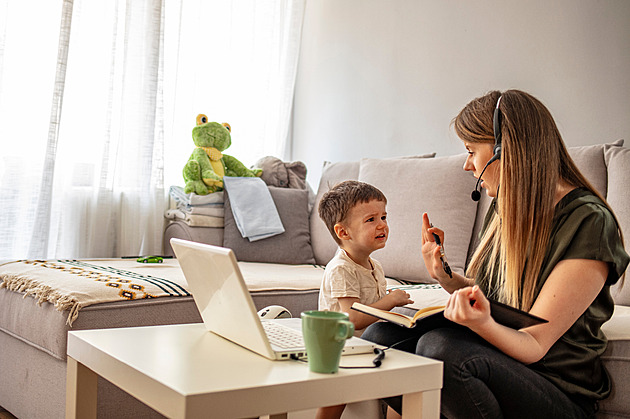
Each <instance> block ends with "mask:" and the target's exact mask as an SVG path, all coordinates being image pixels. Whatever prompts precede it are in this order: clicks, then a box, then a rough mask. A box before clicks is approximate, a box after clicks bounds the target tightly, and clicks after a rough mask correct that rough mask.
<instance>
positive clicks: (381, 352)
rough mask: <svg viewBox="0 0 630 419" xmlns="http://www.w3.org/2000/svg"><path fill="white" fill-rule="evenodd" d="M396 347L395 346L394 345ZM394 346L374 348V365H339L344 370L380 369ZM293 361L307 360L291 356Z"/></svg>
mask: <svg viewBox="0 0 630 419" xmlns="http://www.w3.org/2000/svg"><path fill="white" fill-rule="evenodd" d="M392 346H394V345H392ZM392 346H389V347H387V348H385V349H381V348H374V355H376V357H375V358H374V359H373V360H372V365H369V366H368V365H359V366H351V367H350V366H343V365H339V368H344V369H348V370H351V369H360V368H378V367H380V366H381V364H382V363H383V358H385V351H386V350H388V349H390V348H391V347H392ZM291 359H293V360H295V361H300V362H306V360H305V359H304V358H300V357H299V356H297V355H295V354H293V355H291Z"/></svg>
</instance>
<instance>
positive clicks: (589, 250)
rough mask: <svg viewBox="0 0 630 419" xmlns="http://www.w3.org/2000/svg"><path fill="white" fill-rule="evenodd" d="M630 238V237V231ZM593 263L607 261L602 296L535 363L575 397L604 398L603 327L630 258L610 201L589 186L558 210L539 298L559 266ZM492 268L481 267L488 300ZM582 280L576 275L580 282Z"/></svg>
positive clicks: (479, 280)
mask: <svg viewBox="0 0 630 419" xmlns="http://www.w3.org/2000/svg"><path fill="white" fill-rule="evenodd" d="M494 205H495V202H493V203H492V206H491V207H490V210H489V211H488V214H486V219H485V224H484V231H485V229H486V228H487V226H488V224H489V221H490V219H491V218H492V215H493V213H494ZM629 234H630V233H629ZM565 259H589V260H600V261H603V262H607V263H608V266H609V271H608V278H607V279H606V284H605V286H604V288H603V289H602V290H601V291H600V293H599V295H597V297H596V298H595V300H594V301H593V302H592V303H591V305H590V306H589V307H588V308H587V309H586V311H585V312H584V313H583V314H582V315H581V316H580V317H579V318H578V319H577V321H576V322H575V323H574V324H573V325H572V326H571V327H570V328H569V330H567V331H566V333H565V334H564V335H562V337H561V338H560V339H558V341H557V342H556V343H555V344H554V345H553V346H552V347H551V348H550V349H549V351H548V352H547V354H546V355H545V356H544V357H543V358H542V359H541V360H540V361H538V362H536V363H534V364H532V365H530V367H531V368H532V369H534V370H535V371H537V372H539V373H540V374H542V375H543V376H544V377H546V378H547V379H548V380H550V381H551V382H553V383H554V384H555V385H556V386H558V387H559V388H560V389H562V390H563V391H564V392H565V393H567V394H568V395H569V396H577V397H578V398H589V399H595V400H600V399H603V398H605V397H606V396H608V394H609V393H610V379H609V377H608V374H607V373H606V370H605V369H604V366H603V364H602V362H601V359H600V356H601V355H602V353H603V352H604V351H605V350H606V345H607V339H606V336H605V335H604V333H603V332H602V330H601V325H602V324H603V323H604V322H606V321H607V320H608V319H610V317H611V316H612V313H613V309H614V303H613V299H612V297H611V295H610V286H611V285H613V284H615V283H616V282H617V281H618V280H619V278H620V277H621V275H623V273H624V271H625V270H626V267H627V266H628V262H629V261H630V257H629V256H628V254H627V253H626V251H625V250H624V248H623V243H622V240H621V237H620V235H619V232H618V226H617V223H616V222H615V219H614V217H613V215H612V213H611V212H610V210H609V209H608V208H607V207H606V205H604V203H603V202H602V201H601V200H600V199H599V198H597V196H595V195H593V194H592V193H591V192H590V191H588V190H587V189H584V188H578V189H574V190H573V191H571V192H569V193H568V194H567V195H566V196H564V198H562V200H560V202H559V203H558V205H557V206H556V210H555V215H554V218H553V222H552V230H551V236H550V241H549V245H548V246H547V252H546V254H545V260H544V262H543V265H542V270H541V273H540V276H539V278H538V284H537V286H536V297H537V296H538V294H539V293H540V290H541V289H542V287H543V285H544V284H545V281H547V278H548V277H549V274H550V273H551V271H552V270H553V269H554V268H555V266H556V265H557V264H558V262H560V261H562V260H565ZM487 272H488V269H487V266H486V268H485V269H484V268H482V269H480V272H479V275H478V276H477V279H476V281H477V284H478V285H479V286H480V288H481V289H482V290H483V291H484V294H485V295H487V296H494V297H496V296H495V295H494V294H495V293H496V289H490V285H489V284H492V283H493V281H489V278H488V275H487ZM581 279H582V278H580V277H579V276H576V277H575V278H574V280H575V281H576V282H577V281H580V280H581Z"/></svg>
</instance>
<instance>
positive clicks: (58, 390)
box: [0, 142, 630, 418]
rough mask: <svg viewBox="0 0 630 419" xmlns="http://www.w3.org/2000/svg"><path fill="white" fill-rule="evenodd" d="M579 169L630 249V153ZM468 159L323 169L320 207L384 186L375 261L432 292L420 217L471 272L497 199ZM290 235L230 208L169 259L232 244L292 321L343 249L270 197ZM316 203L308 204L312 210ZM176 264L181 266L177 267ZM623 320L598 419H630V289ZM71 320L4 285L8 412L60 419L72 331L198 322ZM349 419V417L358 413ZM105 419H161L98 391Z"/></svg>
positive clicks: (294, 197) (301, 195)
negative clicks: (482, 187) (188, 249)
mask: <svg viewBox="0 0 630 419" xmlns="http://www.w3.org/2000/svg"><path fill="white" fill-rule="evenodd" d="M570 152H571V154H572V156H573V157H574V159H575V160H576V162H577V164H578V166H579V167H580V168H581V169H582V170H583V172H584V173H585V175H586V176H587V177H588V178H589V179H590V180H591V181H592V183H593V184H594V185H595V187H596V188H597V189H598V190H599V191H601V192H602V193H603V194H604V196H606V197H607V199H608V201H609V203H610V204H611V206H612V207H613V209H614V210H615V211H616V214H617V217H618V218H619V220H620V223H621V227H622V229H623V230H624V231H625V232H627V233H626V235H625V239H626V248H630V188H629V187H628V185H630V149H628V148H624V147H623V142H616V143H613V144H603V145H597V146H585V147H576V148H572V149H570ZM464 158H465V155H456V156H446V157H435V158H431V157H430V156H413V157H404V158H392V159H363V160H360V161H353V162H338V163H326V164H325V166H324V169H323V172H322V177H321V180H320V184H319V188H318V190H317V194H316V195H317V196H316V197H315V200H314V201H315V203H316V202H317V200H318V199H319V198H320V197H321V195H322V194H323V193H324V192H325V191H326V190H327V189H328V188H329V187H330V186H332V185H333V184H335V183H337V182H338V181H341V180H345V179H359V180H362V181H366V182H370V183H373V184H374V185H376V186H377V187H379V188H380V189H381V190H382V191H383V192H384V193H385V194H386V196H387V197H388V219H389V223H390V230H391V233H390V239H389V241H388V244H387V246H386V248H385V249H383V250H379V251H378V252H377V253H375V255H374V257H375V258H377V259H378V260H379V261H381V263H382V264H383V266H384V269H385V272H386V274H387V276H388V277H389V278H390V283H391V284H392V285H395V284H400V283H401V282H403V283H418V282H420V283H431V282H432V280H431V279H430V278H429V277H428V274H427V272H426V270H425V268H424V266H423V264H422V261H421V257H420V251H419V246H420V244H419V243H420V229H419V223H420V216H421V214H422V212H425V211H426V212H428V213H429V215H430V216H431V220H432V222H433V223H434V224H435V225H436V226H439V227H440V228H442V229H444V230H445V231H446V243H445V249H446V253H447V256H448V258H449V262H450V264H451V266H452V268H453V269H454V270H456V271H458V272H463V271H464V269H465V267H466V263H467V261H468V259H469V256H470V254H471V251H472V249H474V246H475V245H476V237H477V235H478V232H479V229H480V225H481V221H482V218H483V215H484V214H485V210H486V209H487V207H488V204H489V200H488V199H487V198H486V197H485V196H484V198H483V199H482V200H481V201H480V202H479V203H475V202H473V201H472V200H471V199H470V192H471V191H472V190H473V189H474V186H475V179H474V178H473V177H472V176H471V175H470V174H469V173H465V172H464V171H463V170H462V166H463V162H464ZM270 190H271V193H272V197H273V198H274V202H275V203H276V206H277V208H278V212H279V214H280V216H281V219H282V221H283V224H284V226H285V230H286V232H285V233H284V234H282V235H280V236H276V237H274V238H271V239H267V240H263V241H261V242H255V243H249V242H248V241H247V240H243V239H242V238H241V237H240V235H239V234H238V231H237V229H236V227H235V225H234V220H233V219H232V217H231V211H230V210H229V197H228V199H226V211H225V220H224V224H225V225H224V227H223V228H206V227H190V226H189V225H187V224H186V223H185V222H183V221H174V222H171V223H170V224H168V225H167V227H166V229H165V234H164V243H165V248H164V251H165V253H167V254H168V253H169V252H171V249H170V246H169V245H168V241H169V240H170V238H171V237H179V238H183V239H188V240H194V241H199V242H205V243H211V244H215V245H223V246H226V247H231V248H233V249H234V251H235V253H236V255H237V258H238V259H239V261H240V262H239V263H240V265H241V268H242V270H243V273H244V276H245V279H246V282H247V284H248V287H249V288H250V292H251V294H252V297H253V299H254V302H255V304H256V306H257V307H258V308H262V307H264V306H267V305H272V304H279V305H282V306H285V307H287V308H288V309H289V310H290V311H291V312H292V313H293V314H294V316H298V315H299V313H300V312H301V311H303V310H306V309H312V308H316V307H317V298H318V293H319V281H320V280H321V274H322V272H323V265H325V264H326V263H327V262H328V260H329V259H330V258H331V257H332V255H333V254H334V252H335V249H336V245H335V243H334V241H333V240H332V238H331V237H330V234H329V233H328V231H327V230H326V228H325V227H324V225H323V223H321V221H320V220H319V219H318V217H317V214H316V211H313V210H312V207H313V203H314V202H313V199H312V197H309V194H308V191H306V190H303V189H288V188H270ZM309 204H310V205H309ZM169 263H174V264H176V263H177V262H176V261H169ZM613 293H614V298H615V303H616V307H615V314H614V317H613V319H612V320H611V321H610V322H608V323H606V325H605V333H606V335H607V336H608V337H609V340H610V342H609V347H608V349H607V351H606V353H605V354H604V358H605V364H606V366H607V368H608V371H609V373H610V375H611V376H612V380H613V386H614V387H613V394H612V395H611V397H610V398H609V399H607V400H606V401H604V402H603V403H601V411H600V413H599V417H602V418H623V417H626V418H627V417H630V398H628V397H627V390H626V389H627V388H630V387H629V386H630V285H627V286H626V287H624V288H621V289H618V288H615V290H614V292H613ZM412 294H413V298H414V299H415V300H416V301H418V302H419V303H422V302H423V301H429V300H431V299H436V298H437V299H443V298H445V296H444V294H443V293H441V292H440V290H439V289H438V290H436V289H434V288H433V287H431V286H427V287H426V288H422V287H420V288H419V289H414V290H412ZM66 319H67V313H63V312H59V311H56V310H55V309H54V307H53V306H52V305H51V304H47V303H44V304H42V305H37V304H36V303H35V301H34V299H32V298H29V297H27V298H23V295H21V294H20V293H18V292H13V291H9V290H7V289H6V288H1V287H0V348H2V350H1V352H0V406H2V407H4V408H5V409H7V410H8V411H10V412H11V413H13V414H14V415H15V416H17V417H19V418H51V417H52V418H54V417H63V415H64V409H65V377H66V376H65V368H66V362H65V358H66V357H65V350H66V338H67V332H68V331H69V330H81V329H92V328H109V327H127V326H141V325H154V324H177V323H190V322H199V321H200V320H201V319H200V316H199V314H198V312H197V310H196V307H195V305H194V302H193V301H192V298H191V297H190V296H187V297H160V298H155V299H150V300H135V301H120V302H111V303H102V304H94V305H91V306H87V307H85V308H83V309H82V310H81V311H80V314H79V316H78V318H77V319H76V321H75V322H74V324H73V326H72V328H70V327H69V326H68V325H67V324H66ZM349 413H352V412H349ZM98 415H99V417H103V418H112V417H117V418H118V417H134V418H137V417H158V416H159V415H158V414H157V413H156V412H154V411H153V410H151V409H150V408H149V407H147V406H145V405H143V404H142V403H139V402H137V401H136V400H135V399H133V398H131V397H130V396H128V395H126V394H125V393H124V392H122V391H120V390H118V389H117V388H115V387H114V386H112V385H111V384H109V383H107V382H106V381H104V380H102V379H101V380H100V381H99V393H98Z"/></svg>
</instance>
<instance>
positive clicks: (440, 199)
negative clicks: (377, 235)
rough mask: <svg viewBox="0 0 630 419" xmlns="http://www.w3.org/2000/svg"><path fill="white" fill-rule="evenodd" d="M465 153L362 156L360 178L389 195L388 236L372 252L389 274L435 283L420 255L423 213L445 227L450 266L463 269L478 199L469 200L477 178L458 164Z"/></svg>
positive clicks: (455, 269)
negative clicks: (421, 156) (416, 156)
mask: <svg viewBox="0 0 630 419" xmlns="http://www.w3.org/2000/svg"><path fill="white" fill-rule="evenodd" d="M465 159H466V154H459V155H455V156H447V157H437V158H434V159H363V160H361V165H360V170H359V180H360V181H362V182H367V183H370V184H372V185H374V186H376V187H377V188H379V189H380V190H381V191H382V192H383V193H384V194H385V196H386V197H387V220H388V223H389V229H390V233H389V234H390V235H389V239H388V241H387V245H386V246H385V248H384V249H381V250H378V251H376V252H374V258H375V259H377V260H378V261H380V262H381V263H382V265H383V268H384V269H385V274H386V275H387V276H389V277H393V278H398V279H402V280H406V281H411V282H427V283H428V282H435V280H433V279H432V278H431V277H430V276H429V273H428V272H427V270H426V268H425V266H424V262H423V260H422V255H421V247H422V241H421V223H422V213H423V212H427V213H428V214H429V218H430V219H431V222H432V223H433V225H435V226H436V227H439V228H440V229H442V230H444V231H445V243H444V250H445V252H446V255H447V259H448V262H449V265H451V268H452V269H453V270H454V271H455V272H458V273H462V274H463V272H464V268H465V264H466V256H467V252H468V245H469V243H470V241H471V238H472V231H473V226H474V223H475V216H476V210H477V203H476V202H474V201H473V200H472V199H470V192H471V191H472V190H473V189H474V188H475V182H476V180H475V178H474V177H473V176H472V174H470V173H468V172H465V171H464V170H463V169H462V167H463V165H464V161H465Z"/></svg>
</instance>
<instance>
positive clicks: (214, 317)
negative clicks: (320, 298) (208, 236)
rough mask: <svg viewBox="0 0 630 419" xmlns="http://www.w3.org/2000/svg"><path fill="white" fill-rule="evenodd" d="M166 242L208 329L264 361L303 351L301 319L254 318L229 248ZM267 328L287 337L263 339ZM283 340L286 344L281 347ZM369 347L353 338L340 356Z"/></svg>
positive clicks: (371, 349)
mask: <svg viewBox="0 0 630 419" xmlns="http://www.w3.org/2000/svg"><path fill="white" fill-rule="evenodd" d="M171 245H172V247H173V251H174V252H175V255H176V256H177V260H178V261H179V265H180V266H181V268H182V271H183V272H184V276H185V277H186V281H187V282H188V288H189V291H190V292H191V294H192V295H193V298H194V299H195V303H196V304H197V308H198V309H199V312H200V314H201V317H202V319H203V322H204V324H205V326H206V328H207V329H208V330H209V331H211V332H213V333H215V334H217V335H219V336H222V337H224V338H225V339H228V340H230V341H232V342H234V343H236V344H238V345H240V346H243V347H244V348H247V349H249V350H251V351H253V352H256V353H258V354H260V355H262V356H264V357H266V358H269V359H275V360H287V359H290V358H291V355H297V356H299V357H302V356H304V355H305V354H306V350H305V348H304V343H303V342H302V332H301V327H300V326H301V322H300V319H277V320H261V319H260V318H259V317H258V313H257V311H256V307H255V306H254V302H253V300H252V298H251V296H250V295H249V291H248V290H247V286H246V284H245V280H244V279H243V275H242V274H241V270H240V269H239V266H238V263H237V262H236V257H235V256H234V252H232V250H231V249H227V248H224V247H217V246H211V245H208V244H202V243H195V242H190V241H186V240H181V239H176V238H172V239H171ZM266 330H267V331H266ZM271 331H273V332H274V333H276V334H279V335H284V336H285V338H286V339H285V338H282V337H281V338H278V337H268V336H267V333H268V332H271ZM279 339H280V340H279ZM282 340H289V341H290V343H288V344H287V345H288V346H286V345H285V344H283V343H282ZM374 347H375V345H374V343H372V342H368V341H366V340H363V339H359V338H356V337H353V338H350V339H348V340H347V341H346V345H345V347H344V351H343V354H344V355H349V354H355V353H369V352H373V350H374Z"/></svg>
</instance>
